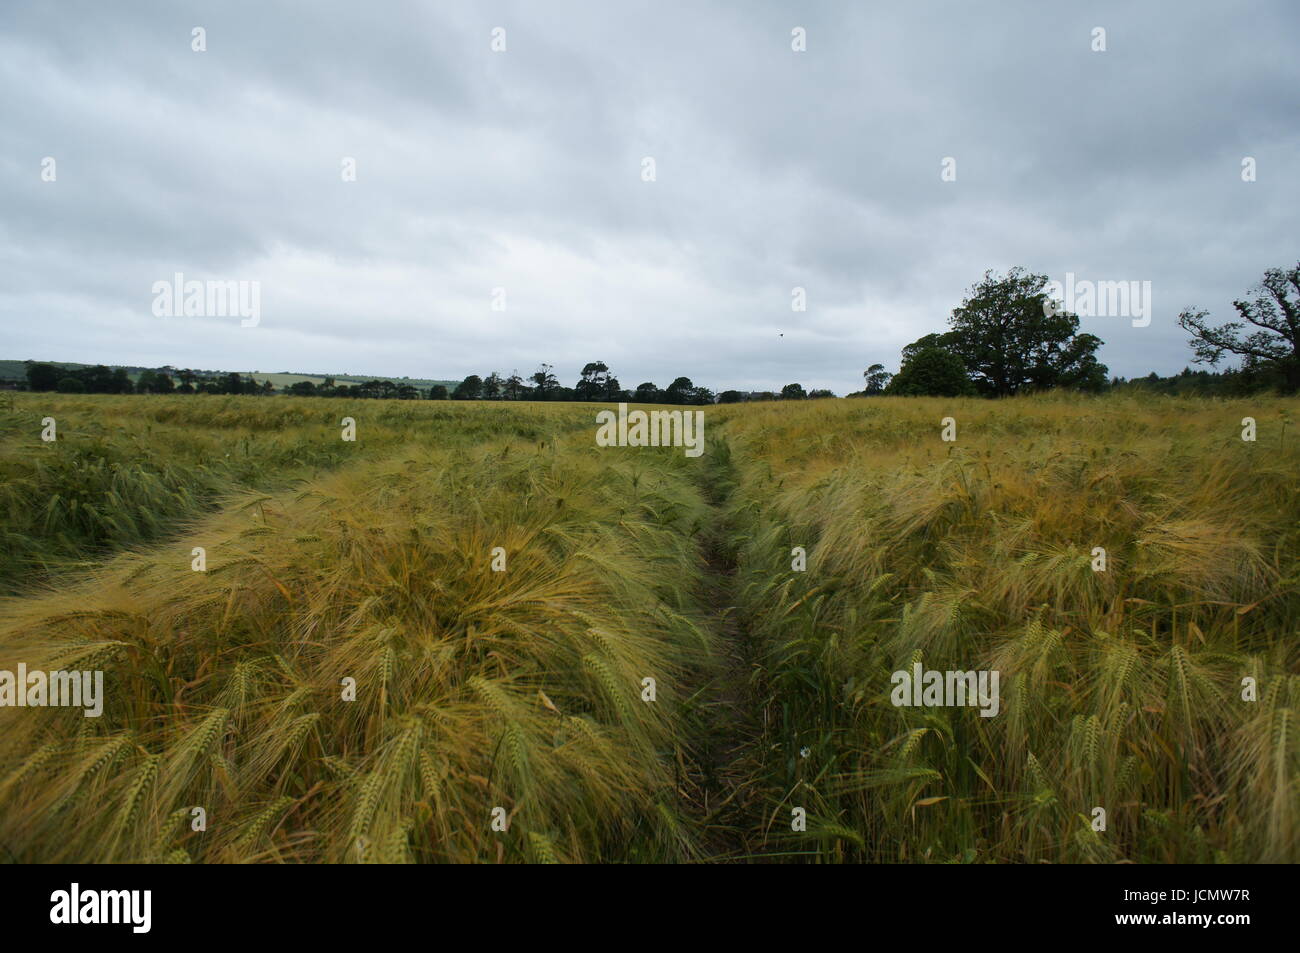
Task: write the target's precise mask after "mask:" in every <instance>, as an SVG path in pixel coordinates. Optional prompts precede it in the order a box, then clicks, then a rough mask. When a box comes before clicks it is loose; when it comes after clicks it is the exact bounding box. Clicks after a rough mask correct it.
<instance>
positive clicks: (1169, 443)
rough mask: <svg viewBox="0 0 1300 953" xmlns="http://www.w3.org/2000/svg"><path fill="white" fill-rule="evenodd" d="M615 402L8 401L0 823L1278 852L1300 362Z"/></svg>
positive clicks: (437, 845) (1288, 749) (139, 832)
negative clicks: (39, 680) (675, 418)
mask: <svg viewBox="0 0 1300 953" xmlns="http://www.w3.org/2000/svg"><path fill="white" fill-rule="evenodd" d="M605 408H606V405H600V404H573V403H565V404H561V403H555V404H548V403H495V402H484V403H480V402H459V401H458V402H416V401H405V402H399V401H374V400H371V401H351V400H335V399H313V400H305V399H304V400H297V399H293V398H287V397H279V398H259V397H217V396H203V397H188V396H177V397H162V396H131V397H106V396H104V397H101V396H76V395H46V394H25V393H20V394H15V395H12V397H11V398H7V399H6V403H4V404H3V405H0V474H2V475H3V480H2V481H0V494H2V496H0V499H2V500H3V514H4V524H3V530H4V531H3V542H2V543H0V593H3V597H2V599H0V671H16V670H17V668H18V666H19V665H20V664H22V665H24V666H25V667H26V668H27V670H41V671H56V670H58V671H69V670H77V671H80V670H96V671H102V672H103V673H104V693H103V710H102V714H101V715H100V716H99V717H85V714H84V712H83V710H82V709H81V708H76V707H62V708H60V707H13V706H6V707H0V857H3V858H4V859H5V860H6V861H10V862H43V863H44V862H50V863H61V862H73V861H79V862H96V863H108V862H125V863H187V862H195V863H242V862H253V863H255V862H267V863H299V862H319V863H343V862H348V863H351V862H360V863H375V862H378V863H407V862H488V863H496V862H539V863H552V862H560V863H566V862H567V863H581V862H631V863H640V862H666V863H678V862H708V861H733V862H745V861H763V860H770V861H793V862H874V863H896V862H902V863H1038V862H1066V863H1115V862H1126V861H1127V862H1141V863H1165V862H1183V863H1217V862H1278V861H1281V862H1295V861H1296V860H1297V859H1300V833H1298V831H1300V740H1298V737H1297V730H1298V728H1300V725H1297V715H1298V714H1300V639H1298V638H1297V636H1300V592H1298V591H1297V583H1298V581H1300V578H1298V577H1300V570H1298V568H1297V567H1298V565H1300V563H1298V560H1297V555H1298V554H1300V435H1297V434H1296V433H1294V432H1293V431H1294V427H1293V423H1294V418H1295V416H1296V411H1297V409H1300V404H1298V403H1297V402H1296V401H1295V400H1285V399H1281V398H1254V399H1249V400H1240V401H1210V400H1194V399H1190V398H1178V399H1174V398H1154V397H1142V398H1137V397H1123V396H1113V395H1112V396H1105V397H1097V398H1084V397H1078V396H1069V397H1067V396H1042V397H1032V398H1017V399H1014V400H1007V401H983V400H976V399H951V400H949V399H939V398H873V399H857V400H817V401H797V402H796V401H779V402H766V403H755V404H743V405H727V406H717V407H709V408H706V409H705V410H704V414H705V427H706V442H705V452H704V455H703V456H701V457H699V458H696V459H693V458H690V457H688V456H686V455H685V454H683V453H682V451H681V449H680V448H673V447H657V448H650V447H645V448H637V447H600V446H597V445H596V442H595V439H594V434H595V431H596V423H595V415H596V413H597V411H599V410H602V409H605ZM347 417H350V418H352V419H353V420H354V421H355V428H356V439H355V440H354V441H347V440H344V439H342V437H341V427H342V421H343V419H344V418H347ZM1245 417H1251V418H1253V419H1254V420H1255V421H1256V425H1257V434H1256V438H1255V439H1254V440H1250V441H1248V440H1243V439H1242V428H1243V425H1242V419H1243V418H1245ZM47 418H53V420H54V421H55V422H56V425H57V437H56V439H54V440H53V441H44V440H42V439H41V434H42V429H43V426H44V423H43V421H45V420H46V419H47ZM945 418H951V419H952V422H953V427H954V428H955V439H954V440H950V441H947V440H944V439H942V429H943V428H942V424H941V422H942V421H943V420H944V419H945ZM1099 548H1100V549H1103V550H1104V551H1105V567H1104V569H1098V568H1097V555H1096V551H1097V550H1098V549H1099ZM196 549H198V550H201V551H202V553H203V558H202V566H201V568H196V557H195V553H196ZM797 553H802V554H803V556H802V557H799V556H797ZM799 559H802V563H800V564H799V565H798V568H796V562H797V560H799ZM917 664H921V665H923V666H924V667H925V668H928V669H936V670H987V671H996V672H998V673H1000V677H1001V682H1000V684H1001V702H1000V708H999V710H998V712H997V714H996V715H995V716H993V717H986V716H984V715H982V714H981V712H980V710H978V709H977V708H975V707H971V706H965V707H961V706H937V707H909V706H901V707H900V706H899V705H897V704H894V703H892V702H891V692H890V689H891V673H894V672H897V671H899V670H904V671H906V670H910V669H911V668H912V667H913V666H914V665H917ZM1097 809H1101V810H1102V811H1103V813H1104V818H1105V822H1104V826H1103V827H1102V828H1101V829H1098V825H1097V814H1096V811H1097ZM796 812H801V813H802V815H803V816H804V822H803V823H795V822H792V816H793V815H794V814H795V813H796Z"/></svg>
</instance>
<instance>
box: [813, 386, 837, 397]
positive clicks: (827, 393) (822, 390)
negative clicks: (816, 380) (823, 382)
mask: <svg viewBox="0 0 1300 953" xmlns="http://www.w3.org/2000/svg"><path fill="white" fill-rule="evenodd" d="M834 396H835V392H834V391H831V390H826V389H825V388H819V389H817V390H810V391H809V392H808V399H809V400H821V399H823V398H826V397H834Z"/></svg>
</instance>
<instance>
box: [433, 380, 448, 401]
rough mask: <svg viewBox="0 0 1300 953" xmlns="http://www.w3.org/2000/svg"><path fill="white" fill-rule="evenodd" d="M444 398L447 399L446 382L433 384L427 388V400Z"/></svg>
mask: <svg viewBox="0 0 1300 953" xmlns="http://www.w3.org/2000/svg"><path fill="white" fill-rule="evenodd" d="M446 399H447V385H446V384H434V385H433V386H432V387H430V388H429V400H446Z"/></svg>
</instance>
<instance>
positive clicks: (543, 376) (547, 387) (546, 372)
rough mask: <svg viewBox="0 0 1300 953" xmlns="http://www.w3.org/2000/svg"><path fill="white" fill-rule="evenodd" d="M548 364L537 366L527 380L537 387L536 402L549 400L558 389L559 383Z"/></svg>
mask: <svg viewBox="0 0 1300 953" xmlns="http://www.w3.org/2000/svg"><path fill="white" fill-rule="evenodd" d="M553 369H554V368H552V366H551V365H550V364H538V365H537V370H535V371H533V376H532V377H530V378H528V379H529V380H530V381H532V382H533V384H535V385H536V387H537V399H538V400H550V399H551V395H552V394H554V393H555V391H556V390H558V389H559V386H560V381H559V378H557V377H556V376H555V375H554V374H553V373H551V372H552V370H553Z"/></svg>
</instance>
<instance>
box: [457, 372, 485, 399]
mask: <svg viewBox="0 0 1300 953" xmlns="http://www.w3.org/2000/svg"><path fill="white" fill-rule="evenodd" d="M481 396H483V378H481V377H479V376H478V375H477V374H471V375H469V377H467V378H465V379H464V380H463V381H461V382H460V383H459V384H457V385H456V389H455V390H454V391H452V393H451V399H452V400H478V399H479V398H480V397H481Z"/></svg>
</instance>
